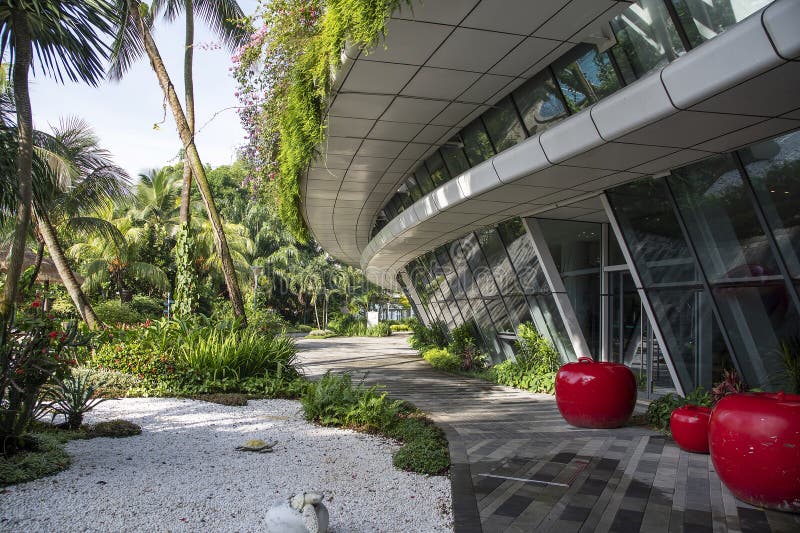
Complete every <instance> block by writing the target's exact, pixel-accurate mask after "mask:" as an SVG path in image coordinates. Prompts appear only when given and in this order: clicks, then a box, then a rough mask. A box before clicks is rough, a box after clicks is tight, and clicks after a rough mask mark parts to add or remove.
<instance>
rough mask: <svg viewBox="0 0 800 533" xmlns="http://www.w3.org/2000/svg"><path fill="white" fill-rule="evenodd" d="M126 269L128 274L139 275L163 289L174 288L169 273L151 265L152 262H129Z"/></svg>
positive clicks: (140, 277)
mask: <svg viewBox="0 0 800 533" xmlns="http://www.w3.org/2000/svg"><path fill="white" fill-rule="evenodd" d="M126 271H127V273H128V275H130V276H134V277H137V278H139V279H141V280H142V281H145V282H147V283H149V284H151V285H153V286H154V287H156V288H158V289H160V290H162V291H169V290H171V289H172V286H171V285H170V283H169V278H168V277H167V274H166V273H165V272H164V271H163V270H161V269H160V268H159V267H157V266H155V265H151V264H150V263H142V262H133V263H129V264H128V266H127V267H126Z"/></svg>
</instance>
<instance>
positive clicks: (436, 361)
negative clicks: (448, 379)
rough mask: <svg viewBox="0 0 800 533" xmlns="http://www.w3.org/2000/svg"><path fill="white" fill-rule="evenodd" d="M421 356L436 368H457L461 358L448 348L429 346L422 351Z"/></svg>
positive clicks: (459, 365)
mask: <svg viewBox="0 0 800 533" xmlns="http://www.w3.org/2000/svg"><path fill="white" fill-rule="evenodd" d="M422 358H423V359H425V360H426V361H427V362H428V363H430V365H431V366H432V367H433V368H436V369H438V370H458V369H459V368H460V367H461V359H460V358H459V357H458V356H457V355H456V354H454V353H453V352H451V351H450V350H449V349H448V348H430V349H428V350H425V351H424V352H423V353H422Z"/></svg>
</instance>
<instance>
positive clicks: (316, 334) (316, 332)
mask: <svg viewBox="0 0 800 533" xmlns="http://www.w3.org/2000/svg"><path fill="white" fill-rule="evenodd" d="M336 336H338V334H337V333H336V332H335V331H331V330H329V329H312V330H311V331H310V332H309V333H308V336H307V337H306V338H307V339H328V338H330V337H336Z"/></svg>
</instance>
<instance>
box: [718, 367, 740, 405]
mask: <svg viewBox="0 0 800 533" xmlns="http://www.w3.org/2000/svg"><path fill="white" fill-rule="evenodd" d="M746 390H747V385H745V383H744V381H742V378H740V377H739V374H737V373H736V370H727V369H725V370H723V371H722V381H720V382H719V383H717V384H716V385H714V388H712V389H711V401H712V402H713V403H714V404H715V405H716V403H717V402H718V401H720V400H721V399H723V398H724V397H725V396H728V395H729V394H736V393H737V392H745V391H746Z"/></svg>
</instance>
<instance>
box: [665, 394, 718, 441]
mask: <svg viewBox="0 0 800 533" xmlns="http://www.w3.org/2000/svg"><path fill="white" fill-rule="evenodd" d="M710 420H711V409H709V408H708V407H702V406H698V405H684V406H683V407H678V408H677V409H675V410H674V411H672V415H670V417H669V428H670V431H671V432H672V438H673V439H675V442H676V443H677V444H678V446H680V448H681V449H682V450H686V451H687V452H694V453H708V423H709V422H710Z"/></svg>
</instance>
